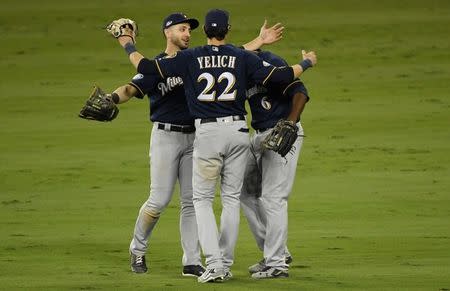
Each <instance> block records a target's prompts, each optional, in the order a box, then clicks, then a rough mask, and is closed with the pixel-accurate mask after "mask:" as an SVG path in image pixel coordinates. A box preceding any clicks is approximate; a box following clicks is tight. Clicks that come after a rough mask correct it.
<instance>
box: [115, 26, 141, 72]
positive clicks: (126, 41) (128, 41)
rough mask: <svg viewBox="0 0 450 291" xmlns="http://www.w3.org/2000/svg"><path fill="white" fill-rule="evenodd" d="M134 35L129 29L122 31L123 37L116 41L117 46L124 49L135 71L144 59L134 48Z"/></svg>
mask: <svg viewBox="0 0 450 291" xmlns="http://www.w3.org/2000/svg"><path fill="white" fill-rule="evenodd" d="M134 39H135V35H134V32H133V30H131V29H129V28H125V29H124V35H122V36H119V37H118V38H117V40H118V41H119V44H120V45H121V46H122V47H123V48H124V49H125V51H126V52H127V54H128V57H129V59H130V62H131V64H132V65H133V66H134V67H135V68H136V69H137V67H138V65H139V63H140V61H141V60H142V59H144V58H145V57H144V56H143V55H142V54H141V53H140V52H138V51H137V49H136V46H135V45H134V41H133V40H134Z"/></svg>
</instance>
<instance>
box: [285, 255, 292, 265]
mask: <svg viewBox="0 0 450 291" xmlns="http://www.w3.org/2000/svg"><path fill="white" fill-rule="evenodd" d="M292 261H293V259H292V256H287V257H286V259H285V262H286V264H288V265H289V264H290V263H292Z"/></svg>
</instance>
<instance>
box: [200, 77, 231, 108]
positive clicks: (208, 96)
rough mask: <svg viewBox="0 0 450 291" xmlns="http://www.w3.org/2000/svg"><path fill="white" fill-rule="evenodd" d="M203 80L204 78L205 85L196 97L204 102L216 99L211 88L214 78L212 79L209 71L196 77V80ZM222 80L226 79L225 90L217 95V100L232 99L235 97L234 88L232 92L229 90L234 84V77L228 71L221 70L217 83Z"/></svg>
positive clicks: (214, 81) (214, 92)
mask: <svg viewBox="0 0 450 291" xmlns="http://www.w3.org/2000/svg"><path fill="white" fill-rule="evenodd" d="M203 80H206V87H205V89H203V91H202V93H200V95H198V97H197V99H198V100H200V101H204V102H213V101H215V99H216V91H215V90H212V91H211V89H212V88H213V87H214V85H215V83H216V80H215V79H214V76H213V75H211V74H210V73H203V74H201V75H200V76H198V78H197V82H199V83H200V82H201V81H203ZM223 80H227V86H226V88H225V90H224V91H223V92H222V94H220V95H219V97H217V101H233V100H234V99H236V89H234V90H233V92H230V90H231V89H232V88H233V86H234V84H235V83H236V77H235V76H234V75H233V74H232V73H230V72H223V73H222V74H220V76H219V78H218V79H217V83H220V82H222V81H223Z"/></svg>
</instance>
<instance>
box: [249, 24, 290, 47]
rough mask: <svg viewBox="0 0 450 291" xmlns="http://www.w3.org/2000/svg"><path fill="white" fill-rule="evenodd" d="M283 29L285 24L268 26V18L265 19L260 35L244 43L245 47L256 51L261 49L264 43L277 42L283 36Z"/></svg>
mask: <svg viewBox="0 0 450 291" xmlns="http://www.w3.org/2000/svg"><path fill="white" fill-rule="evenodd" d="M283 30H284V26H282V25H281V23H277V24H275V25H273V26H272V27H268V26H267V19H266V20H264V24H263V25H262V26H261V29H260V31H259V35H258V36H257V37H256V38H255V39H253V40H251V41H249V42H248V43H246V44H244V45H243V47H244V49H246V50H248V51H255V50H258V49H260V48H261V47H262V46H263V45H266V44H272V43H274V42H277V41H279V40H280V39H282V38H283Z"/></svg>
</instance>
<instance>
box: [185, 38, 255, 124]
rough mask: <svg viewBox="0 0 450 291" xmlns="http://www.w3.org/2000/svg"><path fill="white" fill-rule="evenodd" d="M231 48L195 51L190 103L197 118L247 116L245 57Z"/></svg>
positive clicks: (189, 70) (212, 47) (221, 47)
mask: <svg viewBox="0 0 450 291" xmlns="http://www.w3.org/2000/svg"><path fill="white" fill-rule="evenodd" d="M242 52H243V51H242V50H241V49H238V48H236V47H234V46H232V45H221V46H214V45H205V46H202V47H197V48H193V49H192V50H191V57H192V59H193V60H195V63H194V64H191V65H190V66H189V67H188V68H187V70H188V75H189V77H190V78H191V82H189V85H187V87H186V89H187V90H190V91H191V92H190V94H189V95H190V98H189V99H188V102H189V103H190V106H191V108H193V109H194V110H193V111H194V115H195V116H196V117H200V118H204V117H222V116H229V115H245V114H246V112H245V89H246V83H247V78H246V64H245V62H246V61H245V54H244V53H242Z"/></svg>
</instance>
